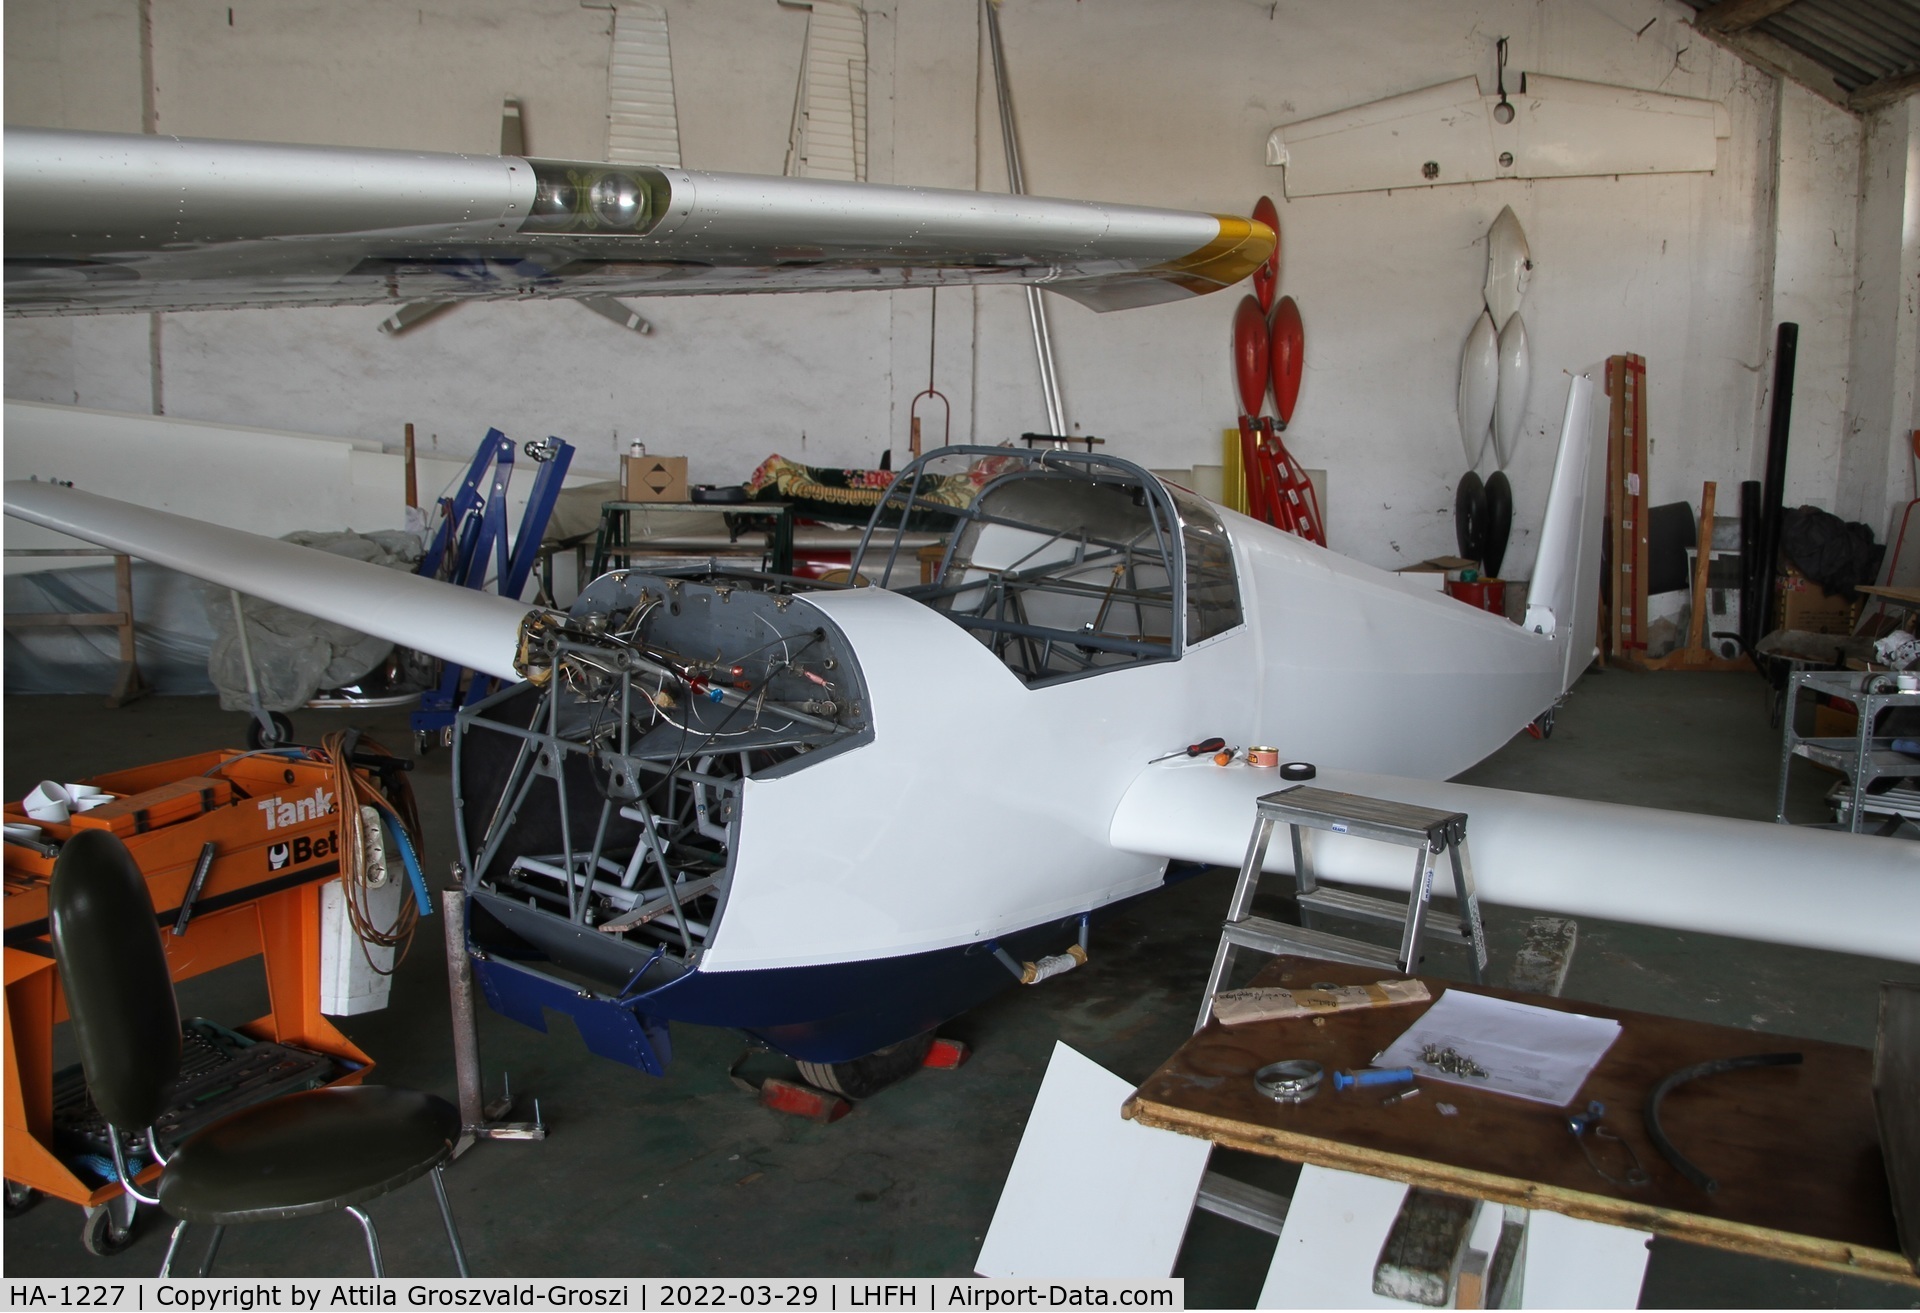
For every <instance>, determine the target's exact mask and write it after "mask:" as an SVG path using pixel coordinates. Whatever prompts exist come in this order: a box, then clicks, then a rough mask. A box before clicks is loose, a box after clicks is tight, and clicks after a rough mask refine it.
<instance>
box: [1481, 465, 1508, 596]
mask: <svg viewBox="0 0 1920 1313" xmlns="http://www.w3.org/2000/svg"><path fill="white" fill-rule="evenodd" d="M1512 536H1513V485H1512V484H1511V483H1509V482H1507V472H1506V471H1505V470H1495V471H1494V472H1493V473H1492V474H1489V475H1488V476H1487V542H1486V549H1485V551H1483V552H1482V553H1481V555H1480V566H1481V573H1483V574H1485V575H1486V576H1487V578H1489V579H1498V578H1499V577H1500V567H1501V566H1502V565H1503V564H1505V563H1506V559H1507V539H1509V538H1510V537H1512Z"/></svg>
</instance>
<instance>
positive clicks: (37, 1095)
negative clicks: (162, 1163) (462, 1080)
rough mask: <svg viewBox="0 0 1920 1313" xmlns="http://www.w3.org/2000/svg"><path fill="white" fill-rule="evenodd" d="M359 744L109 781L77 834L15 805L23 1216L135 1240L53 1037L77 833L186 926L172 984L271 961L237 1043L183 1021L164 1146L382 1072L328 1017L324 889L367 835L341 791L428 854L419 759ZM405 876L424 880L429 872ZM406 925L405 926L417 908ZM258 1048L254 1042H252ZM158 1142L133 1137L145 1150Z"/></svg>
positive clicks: (84, 1103) (14, 1138)
mask: <svg viewBox="0 0 1920 1313" xmlns="http://www.w3.org/2000/svg"><path fill="white" fill-rule="evenodd" d="M359 748H360V750H359V751H355V740H354V738H353V737H350V736H345V735H329V736H328V740H327V748H326V749H310V748H290V749H279V750H270V751H264V752H240V751H226V750H223V751H216V752H207V753H201V754H199V755H196V756H191V757H181V758H178V759H176V760H174V761H167V762H160V763H158V764H155V765H150V766H142V767H137V768H135V769H133V770H126V771H119V772H116V773H113V774H108V775H100V776H97V777H95V778H93V779H91V780H87V781H83V782H82V783H85V784H89V785H92V786H95V787H96V788H98V789H101V790H104V791H105V792H106V793H108V794H110V795H113V796H112V798H111V799H110V800H109V801H108V802H106V803H105V804H104V805H99V806H95V807H94V808H93V809H92V810H89V811H82V812H75V813H74V814H73V815H72V816H71V817H70V819H69V820H68V821H67V822H65V823H53V822H48V821H44V820H35V821H29V818H28V816H27V814H26V812H25V810H24V808H23V807H22V805H21V804H20V803H8V804H7V806H6V809H5V810H6V821H7V823H8V826H9V838H8V842H7V843H6V846H5V853H6V863H5V874H6V900H5V906H6V925H5V960H6V1009H5V1022H6V1082H7V1086H6V1107H5V1126H6V1132H5V1134H6V1186H7V1211H8V1212H9V1213H10V1214H11V1213H13V1212H15V1211H18V1210H20V1209H24V1208H25V1207H29V1206H31V1204H32V1203H33V1202H36V1195H35V1194H34V1192H35V1191H38V1192H40V1193H41V1194H46V1195H51V1196H54V1197H56V1198H60V1199H65V1200H68V1201H70V1202H72V1203H76V1204H79V1205H80V1206H81V1207H82V1208H84V1209H85V1210H86V1222H85V1228H84V1231H83V1240H84V1241H85V1243H86V1246H87V1248H88V1249H89V1250H91V1251H93V1252H95V1253H108V1252H113V1251H114V1250H117V1249H119V1248H122V1247H124V1246H125V1245H126V1244H127V1243H129V1242H130V1241H131V1239H132V1230H131V1228H132V1221H133V1216H134V1214H133V1209H132V1207H131V1205H132V1203H133V1201H132V1200H131V1198H126V1197H123V1195H122V1191H121V1189H120V1186H119V1183H118V1182H117V1181H116V1180H114V1179H113V1175H112V1171H111V1168H110V1166H107V1165H106V1164H104V1163H101V1162H95V1161H90V1160H89V1158H88V1155H87V1153H86V1149H87V1147H88V1146H87V1143H86V1140H85V1133H86V1131H87V1129H88V1126H87V1123H86V1118H87V1117H88V1116H91V1117H92V1118H93V1119H94V1121H93V1125H94V1126H95V1127H97V1126H98V1125H99V1123H98V1114H97V1113H94V1112H93V1111H92V1108H91V1102H90V1101H89V1100H87V1099H86V1098H85V1096H84V1085H83V1083H81V1082H80V1080H79V1077H78V1073H77V1072H75V1071H69V1072H65V1073H56V1072H55V1071H54V1068H53V1032H54V1026H55V1025H56V1024H57V1023H59V1022H61V1021H63V1020H65V1019H66V1005H65V1002H64V999H63V997H62V992H61V984H60V974H59V972H58V971H57V970H56V969H55V966H54V960H53V952H52V948H51V947H50V945H49V942H48V939H47V889H48V884H49V881H50V878H51V876H52V874H53V865H54V857H55V855H56V854H57V851H58V847H57V846H58V844H59V843H60V842H62V841H64V840H66V839H70V838H72V837H73V835H74V834H75V833H77V832H78V831H79V830H80V829H104V830H110V831H112V832H113V833H114V834H116V835H118V836H119V837H120V839H121V840H122V841H123V842H125V843H126V845H127V848H128V850H129V851H130V852H131V853H132V854H133V857H134V860H135V861H136V862H137V863H138V864H139V867H140V869H141V871H142V872H143V873H144V874H145V875H146V878H147V883H148V888H149V890H150V892H151V893H152V895H153V905H154V908H155V909H156V912H157V915H158V919H159V922H160V925H161V928H162V930H163V931H167V930H178V933H163V935H162V940H163V942H164V943H165V945H166V950H167V960H168V963H169V965H170V966H171V968H172V972H173V978H174V979H175V980H176V981H178V980H185V979H187V978H188V977H191V976H197V975H200V974H202V973H203V972H207V971H212V970H215V969H216V968H219V967H223V966H226V965H228V964H230V963H233V962H238V961H241V960H243V959H245V958H249V957H254V956H258V957H261V958H263V959H264V966H265V975H266V984H267V992H268V997H269V1000H270V1009H269V1011H268V1012H267V1013H266V1015H265V1016H262V1017H258V1018H256V1019H254V1020H253V1021H250V1022H247V1023H246V1024H244V1025H241V1026H239V1027H237V1028H236V1029H235V1030H228V1029H226V1028H225V1027H222V1026H218V1025H214V1024H212V1023H205V1022H200V1021H198V1020H196V1021H193V1022H189V1023H187V1026H186V1027H185V1030H186V1034H185V1036H184V1039H185V1041H186V1045H185V1047H186V1051H187V1054H188V1059H187V1062H186V1064H185V1065H183V1068H182V1076H181V1083H180V1085H179V1086H176V1091H177V1092H178V1094H179V1097H180V1099H181V1100H182V1101H183V1104H182V1106H177V1107H176V1109H175V1111H174V1112H173V1113H170V1114H168V1115H167V1116H166V1117H163V1119H162V1121H161V1122H160V1123H159V1124H158V1129H159V1134H160V1135H161V1138H162V1141H163V1143H164V1142H165V1141H166V1140H167V1139H168V1138H169V1128H170V1126H171V1128H172V1129H173V1131H174V1133H175V1134H176V1135H177V1138H182V1139H183V1138H185V1136H186V1135H187V1134H190V1133H191V1132H192V1131H193V1130H195V1129H197V1128H198V1126H199V1125H201V1124H204V1122H205V1121H206V1120H211V1118H212V1117H213V1116H216V1115H224V1113H225V1112H226V1111H228V1110H230V1108H231V1107H237V1106H244V1104H245V1103H249V1102H253V1101H255V1099H258V1098H265V1097H269V1096H270V1095H272V1094H275V1093H282V1092H285V1091H286V1090H287V1089H289V1088H303V1087H306V1086H311V1085H318V1084H328V1083H338V1084H354V1083H358V1082H359V1081H360V1080H361V1079H363V1078H364V1077H365V1075H366V1073H367V1072H368V1070H369V1069H370V1068H371V1067H372V1065H373V1064H372V1061H371V1060H370V1059H369V1058H368V1057H367V1055H366V1054H364V1053H362V1052H361V1051H360V1050H359V1049H358V1048H356V1047H355V1046H354V1045H353V1043H352V1042H351V1041H350V1040H348V1039H347V1037H346V1036H345V1035H343V1034H341V1033H340V1031H339V1030H338V1029H336V1028H335V1027H334V1025H333V1023H332V1022H331V1021H329V1020H328V1019H327V1018H326V1017H325V1016H323V1015H322V1014H321V1011H320V1006H321V970H320V958H321V919H322V917H321V889H322V887H323V885H325V884H326V883H327V882H328V881H330V880H333V879H335V878H337V877H339V876H340V874H341V871H342V861H341V857H342V854H341V845H342V838H343V834H345V835H356V834H358V832H359V827H349V826H343V825H342V824H341V821H342V806H341V804H342V799H341V797H340V794H341V792H342V790H343V788H345V789H346V790H349V791H350V795H351V796H350V797H349V798H348V799H347V801H348V802H349V803H350V804H352V803H358V804H362V805H368V804H371V805H372V806H374V807H375V808H376V809H378V810H379V811H381V812H384V813H386V814H388V815H389V816H391V817H392V818H393V820H394V821H395V822H396V823H397V824H398V826H399V827H400V828H402V829H410V830H412V832H413V833H412V834H408V835H405V836H404V838H403V843H404V842H405V840H415V841H416V842H417V839H415V836H417V834H418V825H417V821H416V819H415V815H414V811H413V799H412V794H411V791H410V789H409V788H408V786H407V783H406V778H405V776H404V775H402V774H400V773H399V772H400V770H401V769H402V768H404V767H406V766H410V765H411V764H412V763H411V762H406V761H402V760H400V759H397V758H393V757H390V756H387V755H386V754H385V753H384V752H383V751H381V750H379V749H378V748H377V746H376V745H373V744H371V743H370V742H369V741H366V740H359ZM341 758H344V759H345V760H346V761H347V762H348V763H349V764H348V765H347V767H346V769H345V770H344V771H343V770H342V769H341V768H340V767H339V766H338V765H337V764H336V762H337V761H338V760H339V759H341ZM21 823H28V824H31V825H35V826H38V827H39V830H40V835H39V838H38V840H37V841H36V840H35V839H33V838H32V837H31V836H30V835H28V834H27V832H25V831H19V830H15V829H13V828H12V827H14V826H16V825H18V824H21ZM22 835H26V836H27V838H26V841H25V842H22V841H21V838H20V837H19V836H22ZM411 851H412V850H411V849H409V857H410V856H411ZM347 864H348V866H349V867H351V866H353V865H355V863H353V862H352V861H349V862H348V863H347ZM408 864H409V866H410V867H411V869H412V871H414V872H417V870H418V866H417V862H413V861H411V860H409V863H408ZM203 865H204V866H205V870H204V873H201V872H200V871H199V868H200V867H202V866H203ZM397 866H398V863H396V867H397ZM196 874H198V876H199V878H198V880H197V881H196V878H195V877H196ZM400 878H405V877H400ZM415 883H416V886H417V887H420V886H421V882H420V881H418V880H417V879H416V881H415ZM195 885H197V887H193V886H195ZM190 890H191V891H190ZM350 899H351V895H350ZM408 901H409V903H411V902H412V900H411V899H409V900H408ZM407 920H408V924H409V925H410V923H411V912H410V911H409V915H408V918H407ZM254 1045H257V1046H259V1047H258V1048H257V1049H255V1048H251V1047H249V1046H254ZM241 1058H245V1059H246V1060H245V1061H241V1060H240V1059H241ZM196 1062H197V1063H198V1064H199V1070H200V1072H201V1075H202V1076H203V1077H204V1079H202V1080H201V1081H200V1084H199V1085H198V1086H195V1085H193V1084H192V1078H193V1077H194V1076H195V1072H196V1067H195V1064H196ZM223 1063H224V1064H225V1065H224V1066H223V1065H221V1064H223ZM289 1082H292V1084H289ZM243 1087H244V1088H243ZM248 1091H253V1093H252V1097H248ZM236 1100H237V1101H236ZM186 1104H196V1105H199V1106H201V1107H203V1108H205V1109H208V1110H210V1111H208V1113H207V1115H205V1116H196V1115H195V1114H194V1112H193V1111H192V1110H190V1109H189V1110H186V1111H184V1112H183V1111H182V1108H183V1107H184V1105H186ZM215 1109H217V1111H211V1110H215ZM169 1118H171V1119H172V1120H171V1122H170V1121H169ZM145 1129H146V1128H144V1127H139V1128H135V1127H122V1128H121V1130H122V1131H123V1133H124V1134H125V1136H126V1137H128V1138H129V1139H130V1140H135V1141H137V1140H138V1138H139V1135H140V1132H141V1131H144V1130H145ZM137 1161H147V1162H148V1163H149V1165H148V1166H147V1167H146V1168H145V1170H136V1172H135V1179H136V1180H137V1181H146V1180H148V1179H150V1178H152V1177H155V1176H157V1175H158V1174H159V1168H158V1166H157V1165H153V1164H151V1162H150V1155H143V1156H142V1158H140V1159H139V1160H137Z"/></svg>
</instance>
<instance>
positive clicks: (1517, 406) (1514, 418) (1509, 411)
mask: <svg viewBox="0 0 1920 1313" xmlns="http://www.w3.org/2000/svg"><path fill="white" fill-rule="evenodd" d="M1498 353H1499V383H1498V384H1497V386H1496V389H1495V393H1494V402H1493V459H1494V463H1495V466H1496V467H1497V468H1499V469H1503V470H1504V469H1505V468H1507V466H1509V465H1511V464H1512V463H1513V457H1514V452H1515V451H1516V450H1517V448H1518V446H1519V442H1520V420H1521V417H1522V416H1523V415H1524V414H1525V413H1526V409H1527V389H1528V388H1529V387H1531V386H1532V385H1533V352H1532V350H1531V349H1530V348H1529V347H1528V345H1527V321H1526V320H1525V319H1523V318H1522V317H1521V316H1520V315H1519V314H1518V313H1515V314H1514V315H1513V316H1511V317H1510V318H1509V319H1508V320H1507V326H1506V327H1505V328H1503V329H1501V330H1500V341H1499V348H1498Z"/></svg>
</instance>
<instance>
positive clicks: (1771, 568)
mask: <svg viewBox="0 0 1920 1313" xmlns="http://www.w3.org/2000/svg"><path fill="white" fill-rule="evenodd" d="M1799 349H1800V325H1798V324H1782V325H1780V327H1779V330H1778V331H1777V332H1776V333H1775V335H1774V345H1773V414H1772V417H1771V419H1770V421H1769V423H1768V425H1767V482H1766V490H1765V491H1764V492H1763V493H1762V499H1763V500H1762V505H1761V509H1760V526H1761V527H1760V596H1759V597H1758V598H1757V599H1756V600H1757V601H1758V602H1759V604H1760V633H1761V634H1767V633H1770V632H1772V630H1773V624H1772V615H1773V591H1774V578H1775V576H1776V575H1777V574H1778V573H1779V569H1780V503H1781V501H1782V499H1783V498H1784V497H1785V495H1786V489H1787V433H1788V430H1789V429H1790V428H1791V427H1792V425H1793V370H1794V362H1795V357H1796V356H1797V355H1798V353H1799Z"/></svg>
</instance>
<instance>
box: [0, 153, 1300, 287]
mask: <svg viewBox="0 0 1920 1313" xmlns="http://www.w3.org/2000/svg"><path fill="white" fill-rule="evenodd" d="M1273 245H1274V236H1273V231H1272V230H1271V229H1270V228H1268V227H1267V226H1266V225H1264V224H1260V223H1256V222H1253V221H1252V220H1248V219H1242V218H1238V217H1235V216H1231V215H1214V214H1197V213H1191V212H1182V211H1175V210H1159V209H1149V208H1146V207H1142V206H1129V205H1105V204H1099V203H1095V202H1089V201H1065V200H1048V199H1045V198H1042V197H1031V196H1006V195H997V194H984V193H977V192H960V191H939V190H933V189H928V188H921V187H891V186H881V185H877V184H868V183H851V182H834V181H827V180H822V179H815V178H770V177H759V176H755V175H750V174H730V173H696V172H691V171H688V170H685V169H677V168H654V167H651V166H646V165H613V164H588V163H569V162H564V161H553V160H529V159H521V158H518V157H515V156H483V155H451V154H438V153H432V152H425V151H400V150H368V149H349V148H344V147H332V146H292V145H274V144H267V143H258V142H232V141H205V140H193V139H184V138H177V137H157V136H138V135H126V134H118V133H98V132H72V131H63V130H55V129H46V128H8V129H7V130H6V279H7V281H6V309H7V313H9V314H73V313H85V312H96V311H116V310H118V311H140V310H194V309H207V308H216V307H234V306H275V305H355V304H360V305H366V304H383V305H389V304H390V305H398V304H404V303H409V302H416V301H450V300H476V299H478V300H487V299H492V300H501V299H513V298H522V297H589V296H646V295H663V294H692V293H710V292H782V291H788V292H792V291H837V290H849V289H861V288H898V287H919V286H940V285H946V284H962V283H1032V284H1040V285H1043V286H1046V287H1048V288H1050V289H1051V290H1053V291H1056V292H1060V293H1062V294H1063V295H1066V296H1070V297H1073V298H1074V299H1075V300H1078V301H1080V302H1083V303H1084V304H1086V305H1089V306H1091V307H1093V308H1094V309H1096V310H1113V309H1124V308H1127V307H1131V306H1139V305H1150V304H1155V303H1158V302H1162V301H1172V300H1178V299H1180V298H1183V297H1187V296H1196V295H1200V294H1203V293H1206V292H1210V291H1213V290H1215V289H1216V288H1220V287H1225V286H1228V285H1229V284H1232V283H1235V282H1238V281H1239V280H1240V279H1241V278H1243V277H1245V276H1246V275H1247V274H1249V273H1251V272H1252V271H1253V270H1254V269H1255V268H1256V267H1257V266H1258V265H1259V264H1260V263H1261V262H1262V261H1264V260H1265V259H1266V257H1267V254H1268V253H1269V252H1270V251H1271V250H1272V249H1273Z"/></svg>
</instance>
